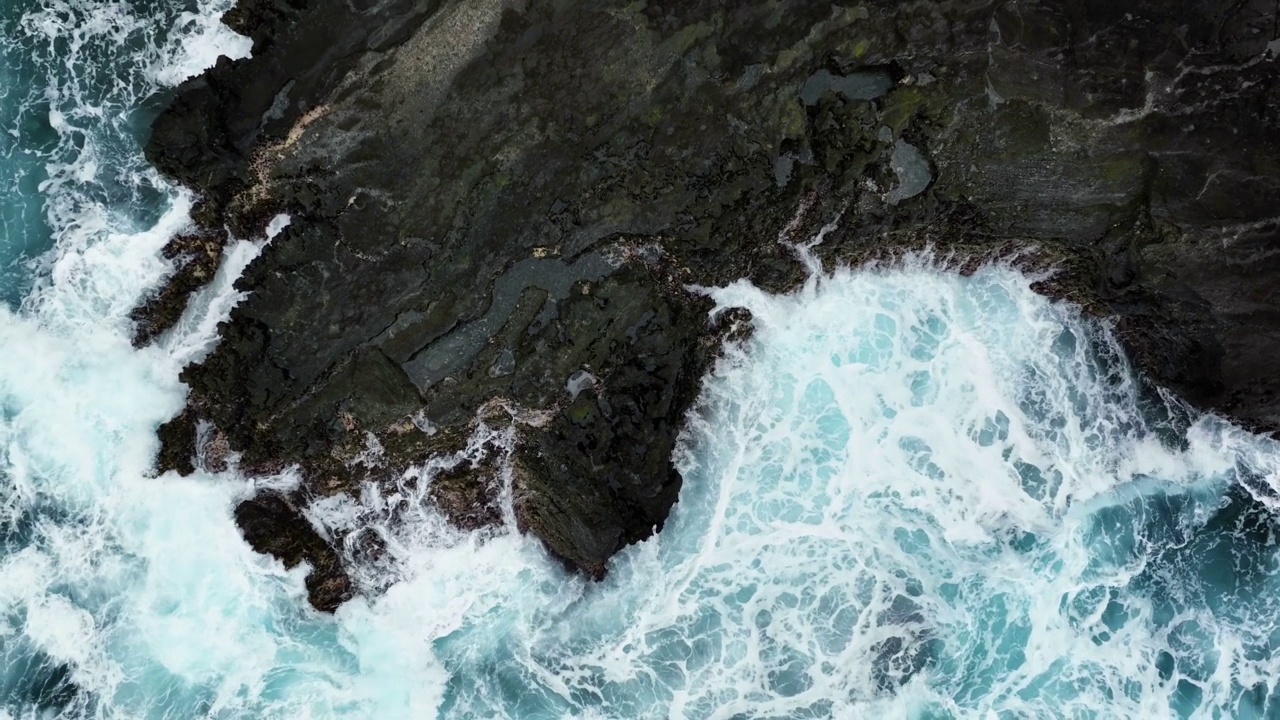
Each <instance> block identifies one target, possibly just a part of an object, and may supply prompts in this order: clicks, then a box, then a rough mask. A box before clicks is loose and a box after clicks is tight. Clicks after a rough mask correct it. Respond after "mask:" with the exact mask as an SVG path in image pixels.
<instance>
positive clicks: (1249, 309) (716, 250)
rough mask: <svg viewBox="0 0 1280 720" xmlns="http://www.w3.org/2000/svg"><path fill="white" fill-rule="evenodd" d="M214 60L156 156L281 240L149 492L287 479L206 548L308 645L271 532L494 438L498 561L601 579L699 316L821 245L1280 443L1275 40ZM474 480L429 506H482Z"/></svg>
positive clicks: (442, 24) (358, 7)
mask: <svg viewBox="0 0 1280 720" xmlns="http://www.w3.org/2000/svg"><path fill="white" fill-rule="evenodd" d="M226 21H227V22H228V24H230V25H231V26H232V27H235V28H237V29H238V30H240V31H242V32H245V33H246V34H249V35H250V36H251V37H252V38H253V40H254V56H253V58H251V59H248V60H244V61H239V62H230V61H227V60H225V59H224V60H223V61H221V62H219V64H218V65H217V66H216V67H214V68H213V69H212V70H210V71H209V72H207V73H206V74H205V75H203V76H201V77H199V78H196V79H194V80H192V81H189V82H188V83H186V84H185V85H184V86H183V87H182V88H180V90H179V93H178V95H177V97H176V99H175V100H174V102H173V103H172V104H171V105H170V106H169V108H168V109H167V110H166V111H165V112H164V113H163V114H162V115H161V116H160V117H159V118H158V119H157V121H156V123H155V125H154V133H153V137H152V139H151V142H150V144H149V145H148V148H147V154H148V157H149V158H150V159H151V160H152V161H153V162H154V163H155V164H156V165H157V166H158V167H159V168H160V169H161V170H163V171H164V172H165V173H167V174H169V175H170V176H172V177H174V178H176V179H178V180H179V181H181V182H183V183H185V184H187V185H190V186H191V187H193V188H195V189H197V190H198V191H199V192H200V193H201V196H202V201H201V204H200V206H199V207H198V208H197V213H196V215H197V218H196V220H197V221H198V222H199V223H200V224H201V225H202V227H203V228H204V229H205V230H217V229H220V228H222V227H224V226H225V227H227V228H230V229H231V230H232V232H234V233H235V234H236V235H238V236H241V237H246V236H253V235H258V234H261V233H262V232H263V229H264V227H265V225H266V223H267V222H268V220H269V219H270V218H271V217H273V216H274V215H275V214H276V213H279V212H285V213H289V214H290V215H291V216H292V218H293V222H292V223H291V224H290V225H289V227H288V228H287V229H286V230H285V231H284V232H283V233H282V234H281V235H280V236H278V237H277V238H276V239H275V240H273V241H272V243H271V244H270V245H269V246H268V247H267V248H266V250H265V251H264V252H263V253H262V255H261V256H260V257H259V258H258V259H257V260H255V261H254V262H253V264H252V265H251V266H250V267H249V268H248V270H247V271H246V273H245V275H244V277H243V278H242V279H241V280H240V282H239V284H238V286H239V287H241V288H242V289H244V290H247V291H250V292H251V294H250V295H249V297H247V298H246V299H245V301H244V302H243V303H242V304H241V305H240V306H239V307H238V308H237V309H236V311H235V312H234V313H233V315H232V318H231V321H230V322H229V323H228V324H226V325H225V326H224V327H223V329H222V340H221V343H220V344H219V346H218V348H217V349H216V350H215V351H214V352H213V353H212V354H211V355H210V356H209V357H208V358H207V359H206V360H205V361H204V362H203V363H200V364H198V365H193V366H191V367H188V368H187V369H186V370H185V371H184V373H183V380H184V381H185V382H186V383H187V384H188V385H189V386H190V387H191V397H190V401H189V408H188V410H187V412H185V413H184V414H183V415H182V416H180V417H179V418H178V419H176V420H175V421H174V423H171V424H169V425H166V429H165V431H164V432H163V433H162V435H163V439H164V440H165V448H164V450H163V451H162V452H163V453H164V456H165V457H166V458H168V460H167V461H166V463H167V464H168V465H169V466H174V467H180V468H181V467H182V463H181V461H180V460H175V458H181V457H184V456H186V455H189V454H190V448H188V447H187V446H186V444H188V443H191V442H194V440H192V439H191V438H194V436H195V433H194V431H193V430H190V429H187V430H185V431H184V430H183V425H184V424H187V425H190V424H192V423H195V422H196V421H197V420H199V419H203V420H206V421H209V422H211V423H212V424H213V425H214V426H216V427H217V428H218V429H219V430H220V431H221V432H222V433H224V434H225V437H226V439H227V441H229V444H230V447H231V448H232V449H234V450H235V451H237V452H239V453H240V454H241V462H242V466H243V467H244V468H246V469H248V470H250V471H259V472H263V471H269V470H271V469H273V468H279V467H281V466H282V465H283V464H285V463H296V464H298V465H299V466H300V467H301V469H302V472H303V476H304V477H305V480H304V483H303V485H302V487H301V488H299V490H298V491H296V493H295V497H292V498H288V499H284V498H271V499H268V500H267V501H262V500H256V501H251V503H255V502H256V503H258V505H248V506H247V509H243V510H242V511H238V512H237V517H238V519H240V520H241V525H242V527H243V528H244V529H245V531H246V533H247V534H248V535H252V537H253V538H256V539H254V540H253V543H254V546H255V547H258V548H260V549H265V550H267V551H271V552H276V551H277V550H278V549H279V548H281V547H293V548H297V547H304V548H308V550H306V553H312V554H313V555H316V557H315V558H314V561H313V562H312V565H313V568H314V572H313V576H314V577H316V580H315V581H314V582H313V583H311V585H310V586H311V587H312V588H313V590H314V589H315V588H327V590H325V593H327V594H317V593H316V592H313V595H312V599H313V602H315V603H316V604H317V606H322V607H326V608H331V607H333V606H334V604H335V603H336V602H339V601H340V600H341V598H345V597H346V596H347V595H348V594H349V590H348V589H347V585H345V584H344V583H346V582H347V581H346V580H345V576H344V575H342V571H341V567H340V563H338V562H337V561H336V560H335V559H334V556H330V555H323V553H321V551H320V549H319V547H318V546H316V544H315V543H316V541H317V539H318V538H311V537H310V536H309V535H306V530H305V529H304V528H303V526H302V525H298V521H300V517H299V516H298V515H297V512H296V508H297V507H298V506H299V505H300V504H301V503H303V502H305V500H307V499H308V498H313V497H316V496H323V495H329V494H333V493H340V492H350V491H352V490H354V489H356V488H357V487H358V485H359V484H360V483H362V482H377V481H379V480H380V479H384V478H385V477H387V476H390V475H394V474H395V473H397V472H398V471H399V470H400V469H403V468H404V467H405V466H407V465H409V464H411V463H413V462H416V461H420V460H421V459H422V458H424V457H426V456H427V455H429V454H431V453H438V452H445V451H451V450H456V449H457V448H459V447H461V445H462V444H463V443H464V441H465V438H466V437H467V435H468V433H469V431H470V428H471V427H472V425H473V423H475V422H476V421H477V420H480V419H484V420H487V421H490V422H494V421H501V422H506V423H515V424H516V425H517V427H518V428H519V430H520V433H519V435H520V439H519V442H518V444H517V447H516V449H515V450H514V452H513V453H512V456H511V458H510V465H509V467H508V468H507V469H506V471H507V472H510V474H511V478H512V483H513V494H514V498H515V506H516V507H515V510H516V515H517V521H518V522H519V524H520V525H521V527H523V528H524V529H526V530H528V531H529V532H532V533H534V534H535V535H537V536H538V537H540V538H541V539H542V540H543V541H544V542H545V544H546V546H547V547H548V549H549V550H550V551H551V552H552V553H554V554H555V555H556V556H558V557H560V558H561V559H563V560H564V561H565V563H566V564H567V565H568V566H570V567H572V568H576V569H578V570H581V571H583V572H585V573H587V574H589V575H591V576H596V577H598V576H601V575H602V574H603V573H604V572H605V569H606V563H607V561H608V559H609V557H610V556H611V555H612V554H613V553H615V552H616V551H617V550H618V549H619V548H621V547H623V546H625V545H626V544H628V543H631V542H635V541H637V540H640V539H643V538H644V537H647V536H648V535H649V534H651V533H652V532H654V531H655V529H657V528H659V527H660V526H661V524H662V522H663V521H664V519H665V518H666V516H667V513H668V512H669V511H670V509H671V507H672V504H673V503H674V502H675V500H676V497H677V493H678V491H679V486H680V477H679V476H678V474H677V473H675V471H674V470H673V469H672V466H671V463H670V454H671V452H672V450H673V447H674V444H675V439H676V436H677V434H678V433H679V431H680V428H681V423H682V420H683V418H684V415H685V413H686V412H687V411H688V410H689V408H690V406H691V404H692V403H693V402H694V400H695V397H696V395H697V390H698V386H699V382H700V378H701V377H702V376H703V375H704V373H705V372H706V370H707V369H708V368H709V367H710V363H711V362H713V360H714V358H715V357H716V355H717V351H718V348H719V345H720V342H721V341H722V339H723V338H724V337H725V336H726V334H727V333H730V332H741V329H742V325H743V322H744V321H743V319H742V318H737V317H721V318H718V319H717V320H716V321H715V324H713V321H712V320H711V319H709V318H708V312H709V310H710V309H711V306H710V303H709V301H707V300H706V299H705V298H703V297H702V296H700V295H698V294H697V293H696V292H695V291H694V290H692V289H691V287H693V286H697V285H703V286H706V285H716V284H723V283H728V282H732V281H734V280H737V279H739V278H748V279H750V280H751V281H752V282H754V283H756V284H757V285H760V286H761V287H764V288H766V289H770V290H774V291H784V290H786V289H788V288H790V287H793V286H795V284H797V283H798V282H799V281H800V280H801V279H802V278H803V277H804V273H805V271H804V269H803V267H802V266H801V264H800V263H799V262H798V260H797V256H796V254H795V252H794V251H793V248H792V247H791V246H790V244H789V243H794V242H807V241H809V240H810V239H811V238H813V237H815V236H816V234H817V233H818V231H819V229H821V228H824V226H825V228H826V231H825V233H824V235H823V242H822V243H821V245H819V246H817V247H816V248H815V251H816V252H817V253H818V254H819V256H820V257H821V258H822V259H823V260H824V261H825V262H827V263H835V262H847V263H856V262H862V261H865V260H868V259H876V258H883V257H888V256H891V255H892V254H893V253H895V252H898V251H900V250H902V249H909V248H920V247H925V246H932V247H934V248H936V249H937V250H938V251H939V252H943V253H947V252H950V253H953V254H954V257H955V258H956V262H957V265H958V266H963V265H964V263H966V262H972V261H973V259H975V258H980V257H989V256H994V255H1000V254H1009V253H1012V252H1015V251H1016V252H1021V253H1023V256H1024V257H1026V258H1027V259H1028V262H1034V263H1037V264H1039V265H1040V266H1052V267H1056V268H1059V273H1058V275H1057V276H1055V277H1054V278H1052V279H1051V280H1049V281H1046V282H1045V283H1043V285H1042V290H1043V291H1044V292H1046V293H1050V294H1054V295H1057V296H1061V297H1066V298H1069V299H1071V300H1074V301H1076V302H1079V303H1081V304H1082V305H1083V306H1085V307H1086V308H1088V309H1089V310H1090V311H1092V312H1095V313H1097V314H1099V315H1106V316H1113V317H1115V318H1116V320H1115V322H1116V326H1117V330H1118V334H1119V336H1120V337H1121V338H1122V340H1123V341H1124V342H1125V344H1126V345H1127V347H1128V349H1129V351H1130V353H1131V355H1132V357H1133V358H1134V359H1135V360H1136V362H1137V363H1138V364H1139V366H1140V367H1141V368H1142V369H1143V370H1144V371H1145V373H1146V375H1147V377H1149V378H1150V379H1151V380H1152V381H1154V382H1155V383H1157V384H1159V385H1162V386H1165V387H1168V388H1171V389H1173V390H1174V391H1176V392H1178V393H1179V394H1181V395H1182V396H1183V397H1184V398H1186V399H1187V400H1188V401H1190V402H1192V403H1194V404H1196V405H1199V406H1201V407H1205V408H1212V409H1216V410H1220V411H1223V412H1225V413H1229V414H1231V415H1233V416H1234V417H1236V418H1238V419H1240V420H1241V421H1243V422H1246V423H1251V424H1253V425H1254V426H1255V427H1257V428H1260V429H1271V428H1275V427H1277V426H1278V425H1280V381H1277V380H1275V379H1274V377H1273V374H1272V372H1271V361H1270V358H1271V357H1272V355H1273V354H1274V352H1275V351H1276V349H1277V348H1278V347H1280V313H1277V312H1276V308H1277V307H1280V305H1278V304H1277V302H1276V300H1277V299H1276V296H1275V293H1276V292H1277V290H1276V288H1277V287H1280V284H1277V283H1276V282H1275V281H1274V278H1275V277H1276V276H1277V272H1280V265H1278V263H1280V260H1278V259H1277V258H1280V255H1277V254H1276V252H1275V251H1276V250H1277V249H1278V248H1280V242H1278V240H1277V229H1278V227H1280V226H1278V223H1280V210H1278V209H1277V206H1276V199H1277V198H1280V103H1276V102H1275V101H1274V100H1273V98H1275V97H1277V96H1278V95H1277V93H1280V59H1278V58H1277V55H1278V54H1280V40H1277V26H1276V8H1275V4H1274V3H1272V2H1261V1H1257V0H1243V1H1242V2H1238V3H1234V4H1210V3H1200V4H1188V3H1175V2H1162V1H1157V0H1143V1H1139V2H1133V3H1111V4H1106V3H1102V4H1099V3H1084V2H1051V1H1049V0H1010V1H1008V2H1003V1H1001V2H994V1H990V0H947V1H943V2H909V3H900V2H887V1H880V0H875V1H870V2H853V1H848V0H841V1H838V2H833V3H814V2H808V1H802V0H762V1H761V2H755V3H731V2H719V1H716V2H712V1H707V0H680V1H679V2H673V1H669V0H648V1H645V0H641V1H640V2H615V1H613V0H605V1H603V2H579V1H577V0H555V1H540V0H421V1H419V2H411V1H410V0H278V1H273V0H243V1H242V2H241V3H240V4H239V5H237V6H236V8H235V10H233V11H232V12H231V13H229V14H228V16H227V18H226ZM200 267H203V266H200ZM174 283H175V284H178V285H180V288H181V290H180V291H175V290H171V289H166V290H164V291H162V293H171V294H173V293H177V294H181V292H186V290H185V288H186V287H187V286H188V285H190V284H191V283H190V282H189V274H188V275H184V274H183V273H182V272H179V274H178V275H176V276H175V280H174ZM160 297H161V298H169V296H166V295H164V294H162V295H161V296H160ZM166 302H172V299H171V298H169V299H168V300H166ZM159 304H160V305H161V306H164V305H165V303H159ZM139 318H140V319H141V321H142V323H143V325H142V327H141V328H140V331H139V333H140V339H141V340H146V339H147V338H149V337H150V336H151V335H153V333H152V331H151V330H149V329H148V328H150V327H152V326H153V325H154V326H156V327H161V329H163V328H162V326H160V325H157V323H156V321H153V320H151V319H150V317H149V316H148V314H147V312H146V311H145V310H144V311H141V312H140V313H139ZM148 323H150V324H148ZM175 423H176V424H175ZM175 443H176V444H175ZM371 447H376V448H377V449H378V451H379V452H380V453H381V457H382V458H383V460H382V461H381V462H380V463H379V464H378V465H377V467H376V468H373V467H371V466H370V465H369V464H368V463H357V462H355V459H356V458H357V457H359V456H361V453H367V452H368V451H369V450H370V448H371ZM187 466H189V463H187ZM484 475H485V473H484V472H481V471H476V472H474V473H470V474H462V475H459V476H458V477H451V478H449V479H448V483H449V484H448V488H450V489H449V490H448V493H449V498H450V500H449V501H448V502H446V503H443V504H446V505H452V506H457V505H459V503H461V504H466V502H467V501H466V500H465V499H466V498H475V500H474V502H477V503H487V502H489V501H488V500H487V499H486V498H487V497H488V496H487V495H486V494H485V491H484V490H483V489H480V488H470V489H469V488H468V487H467V483H468V482H469V481H468V478H480V477H482V476H484ZM459 499H462V500H459ZM264 502H265V503H266V504H265V505H264V504H263V503H264ZM255 508H257V509H255ZM262 508H266V510H262ZM260 510H261V511H260ZM451 512H452V514H453V515H454V516H457V517H464V518H468V519H466V520H463V521H461V522H463V524H468V525H476V524H482V523H483V522H489V521H493V520H494V519H496V517H497V515H496V514H495V513H493V512H491V511H490V510H487V509H484V508H478V509H477V510H476V511H475V512H472V513H468V512H466V511H465V508H463V509H460V508H458V507H453V509H452V511H451ZM244 518H249V520H245V519H244ZM290 518H292V519H290ZM272 528H275V529H276V530H275V531H274V532H278V533H279V535H280V537H279V538H272V533H273V530H272ZM304 536H305V537H304ZM289 538H293V539H289ZM306 553H303V554H301V555H299V554H298V553H297V552H294V553H293V555H297V556H298V557H300V558H304V559H306V557H309V556H307V555H306ZM317 553H319V554H317ZM321 555H323V557H321ZM286 561H289V560H288V559H286ZM334 588H337V590H336V591H335V590H333V589H334Z"/></svg>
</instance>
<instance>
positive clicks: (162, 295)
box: [129, 231, 226, 347]
mask: <svg viewBox="0 0 1280 720" xmlns="http://www.w3.org/2000/svg"><path fill="white" fill-rule="evenodd" d="M225 244H226V235H225V234H224V233H219V232H209V231H206V232H194V233H184V234H181V235H178V236H176V237H174V238H173V239H171V240H170V241H169V242H168V243H165V246H164V248H163V249H162V250H161V254H163V255H164V257H166V258H168V259H169V260H174V261H176V264H177V269H176V270H175V271H174V273H173V275H172V276H170V277H169V280H168V281H167V282H166V283H165V284H164V285H163V286H162V287H161V288H160V290H159V292H157V293H155V294H154V295H152V296H151V297H149V298H147V299H146V301H145V302H143V304H141V305H139V306H138V307H136V308H134V310H133V312H131V313H130V314H129V318H130V319H131V320H133V321H134V323H135V326H134V333H133V346H134V347H141V346H143V345H146V344H147V343H149V342H151V341H152V340H154V339H156V337H158V336H159V335H160V334H161V333H163V332H165V331H166V330H168V329H170V328H172V327H173V326H174V325H176V324H178V321H179V320H181V319H182V313H183V311H184V310H186V309H187V301H188V300H189V299H190V298H191V294H192V293H193V292H195V291H196V290H199V289H200V288H201V287H204V286H205V285H207V284H208V283H209V281H210V280H212V279H213V276H214V275H215V274H216V273H217V272H218V264H219V263H220V262H222V251H223V249H224V246H225Z"/></svg>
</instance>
